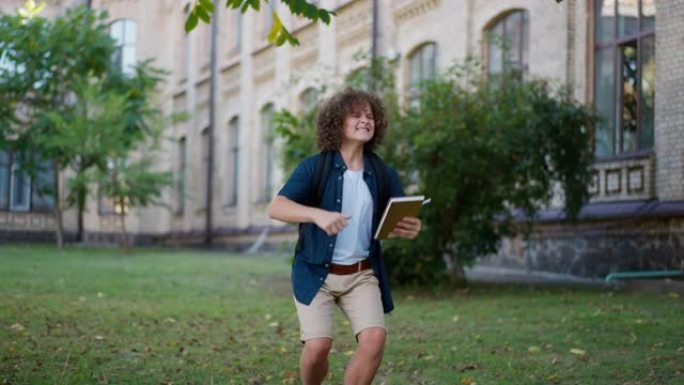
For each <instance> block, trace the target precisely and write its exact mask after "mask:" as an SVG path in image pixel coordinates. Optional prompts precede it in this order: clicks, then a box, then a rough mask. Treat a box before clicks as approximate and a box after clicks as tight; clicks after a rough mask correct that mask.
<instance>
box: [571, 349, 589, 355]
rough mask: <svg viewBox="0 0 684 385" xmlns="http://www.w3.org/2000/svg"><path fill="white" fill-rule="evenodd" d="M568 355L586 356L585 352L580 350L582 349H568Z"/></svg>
mask: <svg viewBox="0 0 684 385" xmlns="http://www.w3.org/2000/svg"><path fill="white" fill-rule="evenodd" d="M570 353H572V354H574V355H576V356H583V355H585V354H587V352H585V351H584V350H582V349H577V348H574V349H570Z"/></svg>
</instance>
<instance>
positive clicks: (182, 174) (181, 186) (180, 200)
mask: <svg viewBox="0 0 684 385" xmlns="http://www.w3.org/2000/svg"><path fill="white" fill-rule="evenodd" d="M185 145H186V144H185V138H180V140H179V141H178V185H177V186H176V189H177V192H176V193H177V196H176V200H177V203H176V207H177V210H176V213H178V214H182V213H183V211H185V186H186V182H185V178H186V148H185Z"/></svg>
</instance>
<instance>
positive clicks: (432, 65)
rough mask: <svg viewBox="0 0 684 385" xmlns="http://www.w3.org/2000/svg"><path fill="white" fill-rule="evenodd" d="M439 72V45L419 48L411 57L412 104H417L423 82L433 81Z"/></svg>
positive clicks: (410, 88) (410, 85) (432, 44)
mask: <svg viewBox="0 0 684 385" xmlns="http://www.w3.org/2000/svg"><path fill="white" fill-rule="evenodd" d="M436 72H437V45H436V44H435V43H427V44H423V45H422V46H420V47H418V48H417V49H415V50H414V51H413V53H411V55H410V56H409V89H408V98H409V102H410V104H412V105H413V104H415V102H416V100H417V99H418V93H419V92H420V85H421V83H422V82H424V81H426V80H429V79H433V78H434V77H435V74H436Z"/></svg>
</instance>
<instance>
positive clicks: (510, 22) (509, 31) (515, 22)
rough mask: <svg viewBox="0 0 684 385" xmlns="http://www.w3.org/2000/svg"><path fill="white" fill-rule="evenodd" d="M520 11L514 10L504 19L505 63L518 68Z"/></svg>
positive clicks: (520, 27) (520, 26)
mask: <svg viewBox="0 0 684 385" xmlns="http://www.w3.org/2000/svg"><path fill="white" fill-rule="evenodd" d="M522 15H523V13H522V12H514V13H512V14H510V15H509V16H508V18H507V19H506V37H505V40H506V42H505V48H506V53H507V57H506V64H508V65H510V66H511V68H513V69H520V44H521V40H522V39H521V34H522V21H523V20H522V17H523V16H522Z"/></svg>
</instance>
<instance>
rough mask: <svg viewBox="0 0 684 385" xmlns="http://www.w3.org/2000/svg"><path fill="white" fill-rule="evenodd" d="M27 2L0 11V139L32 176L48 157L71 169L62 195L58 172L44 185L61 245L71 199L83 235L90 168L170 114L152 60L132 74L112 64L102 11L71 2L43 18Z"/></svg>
mask: <svg viewBox="0 0 684 385" xmlns="http://www.w3.org/2000/svg"><path fill="white" fill-rule="evenodd" d="M27 9H28V11H25V12H24V13H25V14H27V15H28V16H21V15H19V16H2V17H0V63H4V65H0V75H2V76H0V130H2V131H0V146H2V147H7V148H11V149H12V150H13V151H15V152H17V153H19V154H22V159H26V160H28V161H26V162H23V166H24V167H25V169H26V170H27V172H29V173H30V174H31V175H36V174H38V173H39V172H40V170H41V166H42V164H43V163H44V160H45V159H50V160H52V161H53V163H54V169H55V171H64V170H67V169H68V170H70V171H71V172H73V173H74V177H71V178H70V179H69V180H68V183H67V187H68V194H67V199H66V200H64V199H62V197H61V196H60V189H59V188H58V186H59V184H60V182H59V178H60V173H58V172H55V173H54V175H55V180H54V183H53V186H52V188H51V189H49V190H50V192H51V193H52V194H53V195H54V202H55V208H54V212H55V218H56V223H57V226H56V238H57V244H58V245H59V246H61V245H62V243H63V226H62V212H63V210H64V209H66V208H68V207H71V206H73V205H75V206H76V207H77V208H78V239H79V240H80V239H81V236H82V233H83V213H84V210H85V202H86V198H87V196H88V188H89V183H90V182H91V181H92V180H91V179H92V178H89V177H88V175H89V173H91V172H92V169H94V168H95V169H98V170H106V169H107V165H108V163H109V162H110V161H111V155H110V153H112V152H115V153H116V155H117V156H122V154H124V155H128V154H130V153H132V152H134V151H136V150H139V149H140V148H141V143H148V142H154V141H156V140H157V136H158V127H161V125H163V124H164V123H163V122H165V121H168V118H166V117H164V116H163V115H162V113H161V111H160V110H159V109H158V108H156V107H155V106H154V105H153V104H152V103H151V98H152V95H153V92H154V91H155V89H156V88H157V86H158V85H159V83H160V82H161V81H162V80H163V75H164V72H163V71H161V70H159V69H157V68H155V67H153V66H152V65H151V63H150V62H145V63H141V64H140V65H138V66H137V67H136V71H135V73H134V74H132V75H125V74H123V73H122V72H121V70H120V68H117V67H115V66H114V65H113V63H112V61H111V57H112V54H113V53H114V50H115V48H114V41H113V39H111V38H110V37H109V34H108V29H107V28H108V27H107V24H106V22H105V21H106V14H105V13H98V12H93V11H91V10H88V9H86V8H84V7H76V8H71V9H69V10H67V12H66V14H65V15H64V16H62V17H59V18H56V19H54V20H47V19H44V18H40V17H36V16H35V12H37V8H35V7H34V8H31V7H28V6H27ZM29 11H30V12H29ZM93 82H94V84H93ZM93 87H95V88H93ZM103 105H110V107H109V110H108V111H109V112H110V113H108V114H104V113H103V112H102V106H103ZM98 109H99V110H98ZM98 111H99V112H98ZM114 132H121V133H122V134H120V135H119V134H116V135H114ZM144 191H148V190H147V189H144ZM138 201H139V200H138ZM63 202H64V203H66V206H63Z"/></svg>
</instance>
